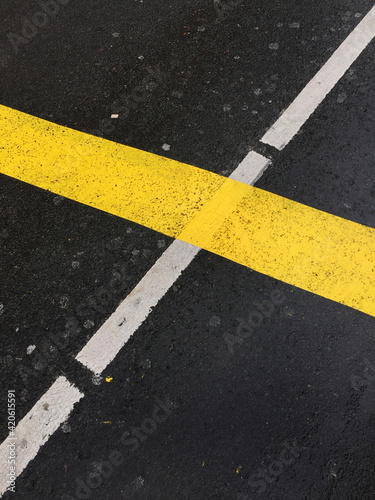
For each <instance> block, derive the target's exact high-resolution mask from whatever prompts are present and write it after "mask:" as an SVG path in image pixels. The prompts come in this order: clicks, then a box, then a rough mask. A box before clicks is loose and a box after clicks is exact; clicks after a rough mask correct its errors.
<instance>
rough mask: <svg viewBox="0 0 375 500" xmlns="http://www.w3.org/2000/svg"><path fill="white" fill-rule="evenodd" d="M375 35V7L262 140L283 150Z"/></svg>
mask: <svg viewBox="0 0 375 500" xmlns="http://www.w3.org/2000/svg"><path fill="white" fill-rule="evenodd" d="M374 36H375V7H373V8H372V9H371V10H370V12H369V13H368V14H367V15H366V16H365V17H364V18H363V19H362V21H361V22H360V23H359V24H358V25H357V26H356V28H355V29H354V30H353V31H352V32H351V33H350V35H349V36H348V37H347V38H346V39H345V40H344V42H343V43H342V44H341V45H340V47H339V48H338V49H337V50H336V51H335V52H334V53H333V54H332V56H331V57H330V58H329V59H328V61H327V62H326V63H325V65H324V66H323V67H322V68H321V69H320V70H319V71H318V73H317V74H316V75H315V76H314V78H313V79H312V80H310V82H309V83H308V84H307V85H306V87H305V88H304V89H303V90H302V92H301V93H300V94H299V95H298V96H297V97H296V99H295V100H294V101H293V102H292V104H291V105H290V106H289V107H288V108H287V109H286V110H285V112H284V113H283V114H282V115H281V116H280V118H279V119H278V120H277V121H276V122H275V123H274V124H273V125H272V127H271V128H270V129H269V130H268V132H267V133H266V134H265V135H264V136H263V137H262V139H261V141H262V142H264V143H266V144H270V145H271V146H274V147H275V148H277V149H278V150H280V151H281V150H282V149H283V148H284V147H285V146H286V145H287V144H288V143H289V141H290V140H291V139H292V138H293V137H294V136H295V135H296V133H297V132H298V131H299V130H300V128H301V127H302V126H303V124H304V123H305V122H306V120H307V119H308V118H309V117H310V115H311V114H312V113H313V112H314V111H315V109H316V108H317V107H318V106H319V104H320V103H321V102H322V101H323V99H324V98H325V97H326V95H327V94H328V93H329V92H330V91H331V90H332V89H333V87H334V86H335V85H336V83H337V82H338V81H339V80H340V78H341V77H342V76H343V75H344V74H345V72H346V71H347V70H348V69H349V68H350V66H351V65H352V64H353V62H354V61H355V60H356V59H357V58H358V56H359V55H360V54H361V53H362V52H363V50H364V49H365V48H366V47H367V45H368V44H369V43H370V42H371V40H372V39H373V38H374Z"/></svg>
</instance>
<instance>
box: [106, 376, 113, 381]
mask: <svg viewBox="0 0 375 500" xmlns="http://www.w3.org/2000/svg"><path fill="white" fill-rule="evenodd" d="M105 380H106V382H111V380H113V377H106V379H105Z"/></svg>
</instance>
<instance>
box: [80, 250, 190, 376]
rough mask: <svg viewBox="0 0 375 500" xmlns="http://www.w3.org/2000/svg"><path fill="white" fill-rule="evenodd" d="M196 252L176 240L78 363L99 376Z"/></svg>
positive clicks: (104, 326) (96, 336)
mask: <svg viewBox="0 0 375 500" xmlns="http://www.w3.org/2000/svg"><path fill="white" fill-rule="evenodd" d="M198 252H199V248H197V247H195V246H193V245H190V244H188V243H184V242H183V241H179V240H175V241H174V242H173V243H172V244H171V245H170V246H169V248H167V250H166V251H165V252H164V253H163V254H162V256H161V257H160V258H159V259H158V260H157V261H156V263H155V264H154V265H153V266H152V268H151V269H150V270H149V271H148V272H147V273H146V275H145V276H144V277H143V278H142V279H141V281H140V282H139V283H138V285H137V286H136V287H135V288H134V290H133V291H132V292H130V294H129V295H128V296H127V297H126V298H125V300H124V301H123V302H122V303H121V304H120V305H119V306H118V308H117V309H116V311H115V312H114V313H113V314H112V316H110V317H109V318H108V320H107V321H106V322H105V323H104V324H103V326H102V327H101V328H99V330H98V331H97V332H96V333H95V334H94V335H93V337H91V339H90V340H89V341H88V342H87V344H86V345H85V347H83V349H82V350H81V351H80V352H79V353H78V354H77V357H76V359H77V361H80V362H81V363H82V364H83V365H85V366H86V367H87V368H89V369H90V370H92V371H93V372H94V373H95V374H97V375H100V374H101V373H102V371H103V370H104V369H105V368H106V366H107V365H108V364H109V363H110V362H111V361H112V360H113V359H114V357H115V356H116V354H117V353H118V352H119V350H120V349H121V348H122V347H123V346H124V345H125V344H126V342H127V341H128V340H129V338H130V337H131V336H132V335H133V333H134V332H135V331H136V330H137V329H138V328H139V327H140V326H141V324H142V323H143V322H144V320H145V319H146V318H147V316H148V315H149V314H150V312H151V309H152V308H153V307H155V306H156V304H157V303H158V302H159V300H160V299H161V298H162V297H163V296H164V295H165V293H166V292H167V291H168V290H169V288H170V287H171V286H172V285H173V283H174V282H175V281H176V280H177V278H178V277H179V276H180V274H181V273H182V271H183V270H184V269H185V268H186V267H187V266H188V265H189V264H190V262H191V261H192V260H193V259H194V257H195V256H196V255H197V253H198Z"/></svg>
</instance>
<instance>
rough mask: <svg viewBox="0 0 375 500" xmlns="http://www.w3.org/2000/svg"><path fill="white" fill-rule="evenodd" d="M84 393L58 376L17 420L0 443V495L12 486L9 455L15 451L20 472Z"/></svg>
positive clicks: (17, 473) (16, 472) (17, 471)
mask: <svg viewBox="0 0 375 500" xmlns="http://www.w3.org/2000/svg"><path fill="white" fill-rule="evenodd" d="M82 397H83V394H82V393H81V392H80V391H79V390H78V389H77V388H76V387H74V386H73V385H72V384H70V382H68V380H67V379H66V378H65V377H59V378H58V379H57V380H56V382H55V383H54V384H52V386H51V387H50V388H49V389H48V391H47V392H46V393H45V394H44V396H42V397H41V398H40V399H39V401H38V402H37V403H36V404H35V406H34V407H33V408H32V409H31V410H30V411H29V413H28V414H27V415H25V416H24V418H23V419H22V420H20V422H18V424H17V426H16V428H15V430H14V432H13V434H14V436H9V437H8V438H7V439H6V440H5V441H4V442H3V443H2V444H1V445H0V496H2V495H3V494H4V493H5V491H6V490H7V487H8V486H9V482H8V481H9V479H10V476H9V473H10V472H11V469H10V466H11V465H12V463H9V459H10V456H11V454H12V456H13V453H12V452H15V453H16V458H15V462H16V471H15V476H16V477H17V476H19V475H20V474H21V472H22V471H23V470H24V469H25V468H26V467H27V465H28V463H29V462H30V461H31V460H32V459H33V458H35V457H36V455H37V454H38V451H39V449H40V447H41V446H43V444H44V443H46V442H47V441H48V439H49V438H50V437H51V436H52V434H53V433H54V432H55V431H56V430H57V429H58V428H59V427H60V425H61V424H62V423H63V422H65V420H67V418H68V417H69V415H70V413H71V411H72V410H73V407H74V405H75V403H77V402H78V401H79V400H80V399H81V398H82Z"/></svg>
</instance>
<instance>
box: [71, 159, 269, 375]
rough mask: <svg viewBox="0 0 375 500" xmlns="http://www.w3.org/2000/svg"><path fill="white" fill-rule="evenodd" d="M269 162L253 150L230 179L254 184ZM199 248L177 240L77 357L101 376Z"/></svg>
mask: <svg viewBox="0 0 375 500" xmlns="http://www.w3.org/2000/svg"><path fill="white" fill-rule="evenodd" d="M269 163H270V160H268V158H265V157H264V156H262V155H260V154H259V153H256V152H255V151H250V153H249V154H248V155H247V156H246V158H245V159H244V160H243V161H242V162H241V163H240V165H239V166H238V167H237V168H236V170H235V171H234V172H233V173H232V175H231V176H230V178H231V179H235V180H238V181H240V182H244V183H246V184H253V183H254V182H255V180H257V179H258V178H259V176H260V175H261V174H262V172H263V171H264V170H265V169H266V168H267V166H268V164H269ZM199 250H200V249H199V248H197V247H195V246H193V245H190V244H189V243H185V242H183V241H179V240H175V241H174V242H173V243H172V244H171V245H170V247H169V248H168V249H167V250H166V251H165V252H164V253H163V254H162V256H161V257H160V258H159V259H158V260H157V261H156V263H155V264H154V265H153V266H152V268H151V269H150V270H149V271H148V273H147V274H146V275H145V276H144V278H143V279H142V280H141V281H140V282H139V283H138V285H137V286H136V287H135V288H134V290H133V291H132V292H131V293H130V294H129V295H128V296H127V297H126V298H125V299H124V301H123V302H122V303H121V304H120V305H119V306H118V308H117V309H116V311H115V312H114V313H113V314H112V316H110V318H109V319H108V320H107V321H106V322H105V323H104V324H103V326H102V327H101V328H99V330H98V331H97V332H96V333H95V334H94V335H93V337H91V339H90V340H89V341H88V343H87V344H86V345H85V347H83V349H82V350H81V351H80V352H79V353H78V355H77V357H76V359H77V360H78V361H80V362H81V363H82V364H83V365H85V366H86V367H87V368H89V369H90V370H92V371H93V372H94V373H95V374H97V375H100V374H101V373H102V371H103V370H104V369H105V368H106V367H107V366H108V364H109V363H110V362H111V361H112V360H113V359H114V358H115V356H116V355H117V353H118V352H119V350H120V349H121V348H122V347H123V346H124V345H125V344H126V342H127V341H128V340H129V338H130V337H131V336H132V335H133V333H134V332H135V331H136V330H137V329H138V328H139V327H140V326H141V324H142V323H143V322H144V321H145V319H146V318H147V317H148V315H149V314H150V312H151V310H152V308H153V307H155V306H156V304H157V303H158V302H159V300H160V299H161V298H162V297H164V295H165V294H166V293H167V291H168V290H169V288H170V287H171V286H172V285H173V283H175V281H176V280H177V279H178V277H179V276H180V275H181V273H182V271H183V270H184V269H186V267H187V266H188V265H189V264H190V263H191V261H192V260H193V259H194V257H195V256H196V255H197V253H198V252H199Z"/></svg>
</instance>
